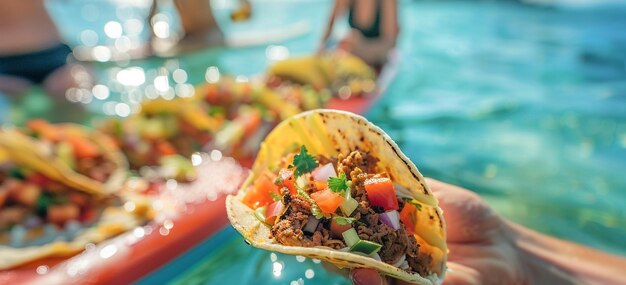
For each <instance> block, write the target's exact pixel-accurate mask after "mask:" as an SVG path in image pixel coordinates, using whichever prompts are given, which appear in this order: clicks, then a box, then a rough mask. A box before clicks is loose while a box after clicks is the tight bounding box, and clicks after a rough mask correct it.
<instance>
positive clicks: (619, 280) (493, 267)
mask: <svg viewBox="0 0 626 285" xmlns="http://www.w3.org/2000/svg"><path fill="white" fill-rule="evenodd" d="M427 180H428V181H427V182H428V185H430V188H431V190H432V191H433V192H434V194H435V196H436V197H437V198H438V199H439V203H440V204H439V205H440V206H441V209H442V210H443V215H444V219H445V221H446V227H447V229H446V230H447V236H448V237H447V242H448V247H449V250H450V252H449V255H448V263H447V264H448V272H447V273H446V277H445V280H444V282H443V284H444V285H465V284H605V285H609V284H615V285H618V284H626V275H624V271H626V259H625V258H623V257H618V256H614V255H610V254H606V253H603V252H600V251H597V250H593V249H591V248H588V247H584V246H582V245H579V244H575V243H572V242H567V241H563V240H559V239H556V238H553V237H549V236H546V235H543V234H540V233H538V232H535V231H532V230H530V229H527V228H525V227H522V226H520V225H517V224H515V223H512V222H510V221H508V220H506V219H504V218H502V217H500V216H498V215H497V214H496V213H495V212H494V211H493V210H492V209H491V208H490V207H489V206H488V205H487V204H486V203H485V202H484V201H483V200H482V199H481V198H480V197H479V196H478V195H476V194H475V193H473V192H471V191H469V190H466V189H463V188H460V187H457V186H453V185H450V184H446V183H443V182H440V181H437V180H433V179H427ZM350 277H351V279H352V282H353V283H354V284H356V285H374V284H377V285H378V284H410V283H407V282H404V281H399V280H394V279H391V278H383V277H381V276H380V275H379V274H378V272H376V271H375V270H374V269H353V270H352V271H351V273H350Z"/></svg>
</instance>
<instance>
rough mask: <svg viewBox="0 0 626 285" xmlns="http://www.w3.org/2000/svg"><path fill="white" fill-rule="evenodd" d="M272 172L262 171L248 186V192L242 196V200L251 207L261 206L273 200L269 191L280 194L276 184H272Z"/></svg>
mask: <svg viewBox="0 0 626 285" xmlns="http://www.w3.org/2000/svg"><path fill="white" fill-rule="evenodd" d="M274 179H275V177H273V174H272V173H269V172H268V173H264V174H263V175H261V177H259V178H258V179H257V180H256V181H254V184H253V185H252V186H251V187H249V188H248V193H246V195H245V196H244V197H243V199H242V202H243V203H244V204H246V205H247V206H248V207H250V208H252V209H256V208H258V207H263V206H265V205H267V204H270V203H272V202H273V201H274V199H272V195H270V192H273V193H275V194H276V195H280V193H279V190H278V186H276V185H275V184H274Z"/></svg>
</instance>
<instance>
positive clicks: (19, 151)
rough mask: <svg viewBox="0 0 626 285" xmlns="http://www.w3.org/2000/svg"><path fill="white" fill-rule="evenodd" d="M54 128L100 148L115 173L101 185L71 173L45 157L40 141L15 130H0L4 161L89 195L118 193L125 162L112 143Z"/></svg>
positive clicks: (69, 127) (73, 128)
mask: <svg viewBox="0 0 626 285" xmlns="http://www.w3.org/2000/svg"><path fill="white" fill-rule="evenodd" d="M57 127H60V128H63V129H64V131H66V132H72V133H73V135H80V136H84V137H87V138H88V139H89V140H90V141H92V142H93V143H94V144H95V145H96V146H98V148H100V151H101V152H102V153H103V155H104V156H105V157H106V158H107V160H109V161H112V162H113V163H115V165H116V166H117V167H116V170H115V171H114V172H113V173H111V175H110V176H109V178H108V179H107V181H106V182H105V183H102V182H99V181H97V180H94V179H91V178H89V177H87V176H85V175H82V174H80V173H78V172H76V171H74V170H72V169H71V168H70V167H69V166H67V165H66V164H65V163H63V162H62V161H61V160H60V159H59V158H58V157H55V156H50V155H49V154H46V153H45V151H43V149H42V146H41V142H40V141H38V140H37V139H34V138H31V137H29V136H26V135H24V134H23V133H21V132H20V131H19V130H18V129H15V128H4V129H0V149H4V152H5V153H6V157H7V158H8V159H10V160H12V161H14V162H16V163H17V164H23V165H27V166H28V167H29V168H32V169H33V170H35V171H37V172H40V173H42V174H44V175H46V176H47V177H48V178H51V179H53V180H55V181H58V182H62V183H63V184H66V185H68V186H70V187H72V188H75V189H76V190H80V191H83V192H85V193H88V194H91V195H108V194H112V193H115V192H118V191H119V190H120V187H121V186H122V185H123V184H124V182H125V181H126V178H127V176H128V161H127V160H126V157H125V156H124V154H123V153H122V152H121V151H120V150H119V149H118V148H117V147H116V146H115V144H114V142H113V141H112V140H111V139H110V138H109V137H108V136H106V135H104V134H102V133H100V132H98V131H95V130H90V129H87V128H85V127H82V126H79V125H75V124H61V125H57Z"/></svg>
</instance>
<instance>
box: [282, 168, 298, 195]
mask: <svg viewBox="0 0 626 285" xmlns="http://www.w3.org/2000/svg"><path fill="white" fill-rule="evenodd" d="M278 177H279V178H280V179H281V180H282V183H279V184H278V186H279V187H287V189H289V193H291V194H296V192H297V191H296V184H295V179H294V178H293V171H291V170H289V169H284V168H283V169H281V170H280V171H279V172H278Z"/></svg>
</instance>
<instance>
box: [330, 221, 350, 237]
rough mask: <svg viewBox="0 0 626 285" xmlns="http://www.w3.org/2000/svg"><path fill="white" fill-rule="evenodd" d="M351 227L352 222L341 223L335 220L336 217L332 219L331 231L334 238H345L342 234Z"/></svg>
mask: <svg viewBox="0 0 626 285" xmlns="http://www.w3.org/2000/svg"><path fill="white" fill-rule="evenodd" d="M351 227H352V224H345V225H340V224H338V223H337V222H336V221H335V219H331V220H330V233H331V234H332V236H333V237H334V238H343V236H342V235H341V234H342V233H343V232H345V231H347V230H349V229H350V228H351Z"/></svg>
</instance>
